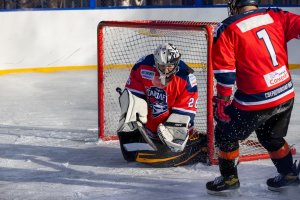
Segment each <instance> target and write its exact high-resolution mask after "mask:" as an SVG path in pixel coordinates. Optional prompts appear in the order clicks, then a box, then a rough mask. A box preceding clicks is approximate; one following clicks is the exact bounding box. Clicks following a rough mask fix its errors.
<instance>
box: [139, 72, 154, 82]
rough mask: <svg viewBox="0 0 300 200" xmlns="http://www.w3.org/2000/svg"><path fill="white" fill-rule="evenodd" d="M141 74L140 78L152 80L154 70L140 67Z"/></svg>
mask: <svg viewBox="0 0 300 200" xmlns="http://www.w3.org/2000/svg"><path fill="white" fill-rule="evenodd" d="M141 76H142V78H145V79H149V80H153V77H154V72H153V71H149V70H145V69H142V70H141Z"/></svg>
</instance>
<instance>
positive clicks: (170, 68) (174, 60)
mask: <svg viewBox="0 0 300 200" xmlns="http://www.w3.org/2000/svg"><path fill="white" fill-rule="evenodd" d="M180 57H181V55H180V53H179V51H178V50H177V48H176V47H175V46H174V45H173V44H170V43H165V44H162V45H159V46H158V47H157V49H156V50H155V52H154V61H155V67H156V69H157V71H158V72H159V74H160V77H159V79H160V81H161V83H162V85H166V84H167V83H168V82H169V81H170V80H171V78H172V76H173V75H174V74H176V73H177V71H178V64H179V61H180Z"/></svg>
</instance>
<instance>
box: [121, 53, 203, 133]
mask: <svg viewBox="0 0 300 200" xmlns="http://www.w3.org/2000/svg"><path fill="white" fill-rule="evenodd" d="M178 67H179V69H178V71H177V73H176V74H175V75H174V76H173V77H172V78H171V80H170V82H168V83H167V85H166V86H162V85H161V84H160V80H159V72H158V71H157V70H156V68H155V61H154V56H153V54H150V55H148V56H146V57H144V58H142V59H140V60H139V61H138V62H137V63H136V64H135V65H134V66H133V68H132V69H131V72H130V76H129V78H128V81H127V83H126V86H125V87H126V88H127V89H128V90H130V91H131V93H132V94H134V95H136V96H138V97H141V98H143V99H145V100H146V101H147V104H148V121H147V123H146V127H147V129H149V130H150V131H151V132H152V133H154V134H156V132H157V127H158V125H159V124H160V123H163V122H165V121H166V120H167V119H168V117H169V116H170V115H171V114H172V113H177V114H182V115H188V116H190V118H191V121H190V125H191V126H193V123H194V117H195V114H196V110H197V100H198V89H197V82H196V77H195V76H194V75H193V74H192V72H193V70H192V69H191V68H189V67H188V66H187V65H186V64H185V63H184V62H183V61H180V62H179V64H178Z"/></svg>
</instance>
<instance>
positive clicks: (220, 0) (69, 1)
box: [0, 0, 300, 9]
mask: <svg viewBox="0 0 300 200" xmlns="http://www.w3.org/2000/svg"><path fill="white" fill-rule="evenodd" d="M226 2H227V1H226V0H0V9H32V8H50V9H51V8H53V9H63V8H86V9H88V8H91V9H92V8H101V7H104V8H105V7H119V6H143V7H149V6H151V7H156V6H158V7H159V6H168V7H172V6H188V7H202V6H215V5H226ZM261 4H262V5H269V6H276V5H280V6H284V5H286V6H300V0H261Z"/></svg>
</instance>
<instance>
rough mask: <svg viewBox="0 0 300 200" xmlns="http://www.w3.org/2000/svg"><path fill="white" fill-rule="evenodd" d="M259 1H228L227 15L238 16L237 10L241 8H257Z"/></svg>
mask: <svg viewBox="0 0 300 200" xmlns="http://www.w3.org/2000/svg"><path fill="white" fill-rule="evenodd" d="M259 3H260V0H229V1H228V15H229V16H232V15H236V14H238V9H239V8H241V7H243V6H257V7H258V4H259Z"/></svg>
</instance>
